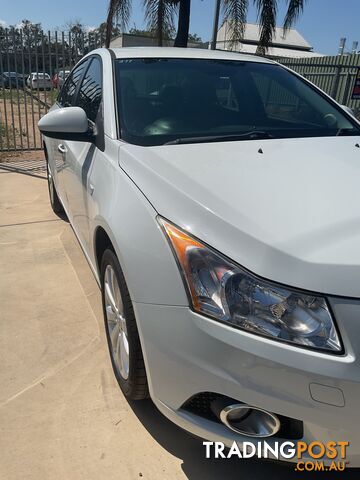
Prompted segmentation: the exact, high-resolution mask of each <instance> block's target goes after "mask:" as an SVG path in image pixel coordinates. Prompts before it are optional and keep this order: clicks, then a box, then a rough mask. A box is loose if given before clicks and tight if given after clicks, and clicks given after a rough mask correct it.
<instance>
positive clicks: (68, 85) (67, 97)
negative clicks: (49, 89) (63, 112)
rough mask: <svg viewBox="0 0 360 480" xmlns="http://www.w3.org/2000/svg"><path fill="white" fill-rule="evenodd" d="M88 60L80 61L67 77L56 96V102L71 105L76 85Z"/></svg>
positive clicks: (64, 105) (66, 105)
mask: <svg viewBox="0 0 360 480" xmlns="http://www.w3.org/2000/svg"><path fill="white" fill-rule="evenodd" d="M89 62H90V60H86V61H85V62H82V63H80V65H78V66H77V67H75V69H74V70H73V72H72V73H71V75H69V77H68V78H67V80H66V82H65V83H64V86H63V88H62V89H61V92H60V95H59V98H58V102H59V104H60V105H61V106H62V107H71V106H72V105H73V103H74V100H75V94H76V90H77V87H78V85H79V82H80V81H81V79H82V76H83V73H84V71H85V70H86V68H87V67H88V65H89Z"/></svg>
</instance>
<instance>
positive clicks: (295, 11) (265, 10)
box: [213, 0, 306, 55]
mask: <svg viewBox="0 0 360 480" xmlns="http://www.w3.org/2000/svg"><path fill="white" fill-rule="evenodd" d="M216 1H217V2H221V6H222V11H223V18H224V20H227V21H228V22H229V23H230V25H231V34H230V39H229V40H230V43H231V44H233V45H234V44H235V43H236V42H238V41H239V40H240V39H241V38H242V37H243V35H244V27H245V23H246V17H247V11H248V7H249V2H248V0H216ZM253 2H254V5H255V7H256V9H257V16H258V21H259V25H260V39H259V44H258V48H257V52H256V53H257V54H260V55H264V54H265V53H266V51H267V49H268V47H269V45H270V43H271V41H272V39H273V37H274V34H275V28H276V17H277V10H278V0H253ZM286 2H287V4H288V8H287V12H286V15H285V20H284V26H283V28H284V32H286V31H288V30H289V29H290V27H291V26H292V25H293V24H294V22H295V21H296V20H297V18H298V17H299V15H300V13H301V12H302V11H303V9H304V4H305V2H306V0H286ZM214 30H215V29H214ZM216 33H217V29H216ZM214 40H215V44H216V36H215V39H214V38H213V42H214Z"/></svg>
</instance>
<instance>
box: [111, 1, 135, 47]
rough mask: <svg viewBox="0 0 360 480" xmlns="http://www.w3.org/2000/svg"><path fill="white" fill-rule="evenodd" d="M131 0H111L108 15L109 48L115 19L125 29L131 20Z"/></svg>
mask: <svg viewBox="0 0 360 480" xmlns="http://www.w3.org/2000/svg"><path fill="white" fill-rule="evenodd" d="M130 15H131V0H110V3H109V9H108V15H107V19H106V41H105V46H106V47H107V48H109V46H110V40H111V32H112V29H113V25H114V20H116V21H117V23H119V25H120V28H121V30H122V31H124V30H125V29H126V28H127V26H128V24H129V20H130Z"/></svg>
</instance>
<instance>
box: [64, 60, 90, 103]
mask: <svg viewBox="0 0 360 480" xmlns="http://www.w3.org/2000/svg"><path fill="white" fill-rule="evenodd" d="M93 57H94V55H92V56H89V57H86V58H84V59H83V60H81V61H80V62H79V63H77V64H76V65H75V66H74V68H73V69H72V70H71V72H70V73H69V76H68V77H67V79H66V80H65V82H64V85H63V86H62V87H61V90H60V92H59V95H58V96H57V99H56V103H57V104H58V106H59V107H63V105H62V104H61V103H60V97H61V95H62V92H63V90H64V89H65V88H66V87H67V84H68V83H69V82H70V80H71V78H72V76H73V73H74V70H75V69H77V68H78V67H80V65H82V64H83V63H86V62H88V65H87V67H85V68H84V71H83V73H82V75H81V77H80V79H79V82H78V85H77V86H76V90H75V93H74V97H73V101H76V99H77V94H78V91H79V88H80V85H81V83H82V81H83V78H84V75H85V73H86V72H87V70H88V68H89V66H90V63H91V62H92V59H93Z"/></svg>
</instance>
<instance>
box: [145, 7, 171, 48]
mask: <svg viewBox="0 0 360 480" xmlns="http://www.w3.org/2000/svg"><path fill="white" fill-rule="evenodd" d="M144 7H145V20H146V25H147V28H148V30H150V31H152V32H154V33H155V34H156V38H157V39H158V45H159V46H161V45H162V43H163V39H164V37H169V36H170V33H171V32H172V31H173V30H174V15H175V11H176V9H177V6H176V5H175V4H174V2H170V1H167V0H144Z"/></svg>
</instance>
